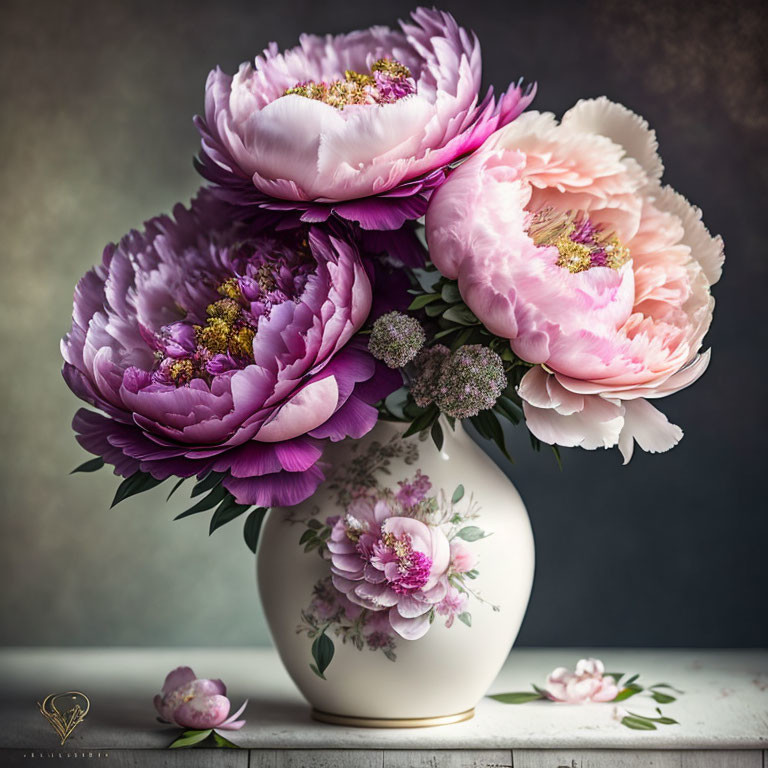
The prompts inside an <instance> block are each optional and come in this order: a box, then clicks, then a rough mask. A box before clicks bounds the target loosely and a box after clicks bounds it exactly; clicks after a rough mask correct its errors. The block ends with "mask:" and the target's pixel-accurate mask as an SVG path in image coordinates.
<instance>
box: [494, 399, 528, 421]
mask: <svg viewBox="0 0 768 768" xmlns="http://www.w3.org/2000/svg"><path fill="white" fill-rule="evenodd" d="M493 407H494V410H496V411H498V412H499V413H500V414H501V415H502V416H503V417H504V418H505V419H507V420H508V421H511V422H512V423H513V424H519V423H520V421H521V419H522V414H523V412H522V410H521V409H520V406H518V404H517V403H513V402H512V401H511V400H510V399H509V398H508V397H504V396H502V397H500V398H499V399H498V400H497V401H496V404H495V405H494V406H493Z"/></svg>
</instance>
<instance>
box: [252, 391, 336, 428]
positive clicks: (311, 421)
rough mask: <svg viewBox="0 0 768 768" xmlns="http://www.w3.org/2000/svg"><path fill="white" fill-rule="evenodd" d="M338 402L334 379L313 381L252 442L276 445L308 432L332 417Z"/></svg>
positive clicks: (281, 409) (282, 408)
mask: <svg viewBox="0 0 768 768" xmlns="http://www.w3.org/2000/svg"><path fill="white" fill-rule="evenodd" d="M338 399H339V388H338V385H337V384H336V379H335V378H334V377H333V376H326V377H325V378H324V379H320V380H319V381H313V382H311V383H310V384H307V386H306V387H304V388H303V389H300V390H299V391H298V393H297V394H295V395H294V396H293V397H292V398H291V399H290V400H289V401H288V402H287V403H285V405H283V406H282V407H281V408H280V410H279V411H278V412H277V414H276V415H275V417H274V418H273V419H272V420H270V421H269V422H267V423H266V424H264V426H262V427H261V429H260V430H259V431H258V432H257V433H256V435H255V437H254V439H255V440H258V441H260V442H263V443H276V442H279V441H281V440H290V439H291V438H294V437H298V436H299V435H303V434H306V433H307V432H311V431H312V430H313V429H316V428H317V427H319V426H320V425H321V424H323V423H325V422H326V421H327V420H328V419H329V418H330V417H331V416H332V415H333V412H334V411H335V410H336V403H337V402H338Z"/></svg>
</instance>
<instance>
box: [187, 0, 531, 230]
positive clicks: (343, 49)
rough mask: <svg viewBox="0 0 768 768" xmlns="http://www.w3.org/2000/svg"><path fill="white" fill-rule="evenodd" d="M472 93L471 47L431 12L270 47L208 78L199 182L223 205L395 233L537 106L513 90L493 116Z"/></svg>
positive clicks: (477, 69)
mask: <svg viewBox="0 0 768 768" xmlns="http://www.w3.org/2000/svg"><path fill="white" fill-rule="evenodd" d="M480 85H481V56H480V45H479V43H478V41H477V38H476V37H475V36H474V34H472V33H470V32H468V31H467V30H465V29H463V28H462V27H460V26H458V24H457V23H456V21H455V20H454V18H453V17H452V16H451V15H450V14H448V13H443V12H441V11H438V10H435V9H427V8H419V9H417V10H416V11H414V12H413V14H412V21H409V22H403V21H401V22H400V29H397V30H393V29H389V28H387V27H381V26H376V27H371V28H370V29H367V30H360V31H357V32H351V33H349V34H344V35H337V36H331V35H327V36H325V37H319V36H315V35H302V37H301V38H300V40H299V45H298V46H296V47H295V48H291V49H289V50H287V51H284V52H282V53H281V52H280V51H279V50H278V47H277V45H276V44H274V43H273V44H271V45H270V46H269V48H267V49H266V50H265V51H264V53H263V54H262V55H261V56H257V57H256V60H255V62H254V64H253V65H251V64H247V63H246V64H242V65H241V66H240V69H239V71H238V72H237V74H236V75H234V76H231V75H227V74H225V73H224V72H222V71H221V70H220V69H215V70H214V71H213V72H211V74H210V75H209V76H208V82H207V84H206V95H205V116H204V117H200V118H198V119H197V126H198V129H199V131H200V134H201V136H202V152H201V154H200V159H199V163H198V168H199V170H200V171H201V173H202V174H203V175H204V176H205V177H206V178H207V179H209V180H210V181H212V182H214V183H215V184H217V185H218V186H219V194H221V195H222V196H223V197H225V198H226V199H227V200H229V201H230V202H233V203H237V204H241V205H257V206H264V207H267V208H272V209H281V210H300V211H302V212H303V213H302V218H303V219H304V220H305V221H308V222H318V221H324V220H325V219H327V218H328V216H330V215H331V213H334V212H335V213H336V214H337V215H338V216H340V217H342V218H344V219H349V220H352V221H356V222H359V223H360V225H361V226H362V227H363V228H365V229H369V230H383V229H398V228H399V227H400V226H401V225H402V224H403V222H404V221H406V220H408V219H417V218H418V217H420V216H422V215H423V214H424V213H425V211H426V206H427V201H428V199H429V196H430V195H431V193H432V191H433V190H434V189H435V187H437V186H438V185H439V184H440V183H441V182H442V181H443V179H444V177H445V171H446V168H447V166H449V165H450V164H451V163H453V162H454V161H455V160H457V159H458V158H460V157H462V156H463V155H466V154H467V153H468V152H471V151H473V150H474V149H476V148H477V147H479V146H480V145H481V144H482V143H483V142H484V141H485V139H486V138H487V137H488V136H490V135H491V134H492V133H493V132H494V131H495V130H497V129H498V128H501V127H502V126H504V125H506V124H507V123H509V122H510V121H512V120H513V119H514V118H515V117H517V116H518V115H519V114H520V112H522V111H523V109H525V107H526V106H528V104H529V103H530V101H531V100H532V98H533V90H532V89H529V90H527V91H525V92H523V90H522V89H521V88H520V87H519V86H512V87H510V88H509V89H508V90H507V91H506V93H504V94H503V95H502V96H501V98H500V99H499V100H498V103H496V102H495V101H494V98H493V93H492V91H489V92H488V93H487V95H486V96H485V98H481V96H480Z"/></svg>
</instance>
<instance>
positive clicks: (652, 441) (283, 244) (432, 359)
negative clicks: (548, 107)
mask: <svg viewBox="0 0 768 768" xmlns="http://www.w3.org/2000/svg"><path fill="white" fill-rule="evenodd" d="M480 87H481V60H480V46H479V43H478V41H477V38H476V37H475V36H474V35H473V34H472V33H471V32H468V31H467V30H465V29H464V28H462V27H460V26H458V24H457V23H456V21H455V20H454V19H453V18H452V17H451V16H450V15H449V14H447V13H443V12H440V11H437V10H428V9H425V8H419V9H417V10H416V11H414V12H413V13H412V15H411V19H410V20H409V21H407V22H406V21H403V22H400V25H399V28H398V29H389V28H386V27H380V26H376V27H372V28H370V29H368V30H363V31H357V32H352V33H349V34H345V35H338V36H330V35H328V36H325V37H318V36H314V35H304V36H302V38H301V39H300V41H299V45H298V46H296V47H295V48H292V49H290V50H286V51H283V52H281V51H280V50H278V48H277V46H276V45H274V44H271V45H270V46H269V47H268V48H267V49H266V50H265V51H264V52H263V53H262V54H261V55H259V56H257V57H256V59H255V61H254V63H253V64H243V65H241V67H240V69H239V71H238V72H237V73H236V74H235V75H227V74H225V73H224V72H222V71H221V70H219V69H216V70H214V71H213V72H211V74H210V75H209V77H208V82H207V84H206V93H205V113H204V115H203V116H201V117H198V118H197V120H196V125H197V128H198V130H199V131H200V134H201V137H202V150H201V153H200V156H199V158H198V160H197V168H198V170H199V171H200V173H201V174H202V176H203V177H204V178H205V179H206V180H207V181H208V182H209V184H208V185H207V186H204V187H202V188H201V189H200V191H199V193H198V195H197V196H196V197H195V199H194V200H193V201H192V203H191V205H190V206H189V207H184V206H182V205H177V206H176V208H175V209H174V211H173V216H172V217H169V216H160V217H157V218H155V219H152V220H151V221H149V222H147V223H146V224H145V225H144V229H143V230H142V231H140V232H139V231H132V232H130V233H129V234H128V235H126V236H125V237H124V238H123V239H122V240H121V241H120V242H119V243H118V244H111V245H108V246H107V247H106V249H105V250H104V254H103V257H102V261H101V264H100V265H98V266H97V267H95V268H94V269H92V270H91V271H90V272H88V273H87V274H86V275H85V276H84V277H83V278H82V280H81V281H80V282H79V284H78V286H77V289H76V292H75V301H74V310H73V318H72V328H71V330H70V332H69V333H68V334H67V335H66V336H65V337H64V340H63V342H62V354H63V357H64V360H65V363H64V369H63V375H64V379H65V380H66V382H67V384H68V385H69V387H70V388H71V389H72V391H73V392H74V393H75V394H76V395H77V396H78V397H79V398H81V399H82V400H84V401H85V402H86V403H88V404H90V405H91V406H93V407H94V408H95V409H96V410H87V409H81V410H79V411H78V412H77V414H76V415H75V418H74V422H73V427H74V429H75V431H76V433H77V439H78V442H79V443H80V445H81V446H82V447H83V448H85V449H86V450H87V451H89V452H90V453H92V454H95V456H96V457H97V458H95V459H92V460H91V461H88V462H86V463H85V464H83V465H82V466H81V467H78V470H81V471H92V470H95V469H98V468H100V467H101V466H103V465H104V464H105V463H106V464H110V465H112V466H113V467H114V471H115V473H116V474H117V475H119V476H121V477H123V478H124V479H123V481H122V483H121V485H120V486H119V488H118V490H117V494H116V497H115V503H117V502H119V501H121V500H122V499H125V498H127V497H129V496H131V495H133V494H136V493H139V492H141V491H145V490H147V489H149V488H152V487H154V486H156V485H158V484H159V483H162V482H164V481H166V480H169V479H170V478H176V485H174V487H173V489H172V491H171V493H173V491H175V490H176V488H178V487H179V485H181V483H183V482H184V480H186V479H192V480H193V481H194V487H193V489H192V492H191V495H192V497H194V498H195V499H196V501H195V503H194V504H193V505H192V506H191V507H190V508H189V509H188V510H187V511H186V512H184V513H183V514H182V515H180V516H182V517H183V516H187V515H192V514H196V513H199V512H204V511H207V510H213V516H212V519H211V523H210V529H211V531H213V530H215V529H217V528H218V527H219V526H221V525H222V524H224V523H226V522H229V521H231V520H233V519H235V518H237V517H240V516H241V515H244V514H245V513H246V512H249V514H248V515H247V517H246V518H245V520H246V522H245V538H246V541H247V543H248V544H249V546H251V548H254V547H255V542H256V539H257V536H258V532H259V527H260V525H261V521H262V519H263V516H264V514H265V511H266V509H267V508H268V507H272V506H289V505H294V504H297V503H299V502H301V501H303V500H305V499H307V498H308V497H310V496H311V495H312V494H313V493H314V492H315V490H316V489H317V487H318V485H319V484H320V483H321V482H322V481H323V479H324V473H323V472H324V470H323V466H324V465H323V462H322V457H323V450H324V448H325V446H327V445H328V443H329V441H331V442H333V441H340V440H345V439H348V438H352V439H355V438H360V437H362V436H363V435H364V434H366V433H367V432H369V431H370V430H371V429H372V428H373V426H374V425H375V424H376V422H377V420H378V419H382V418H383V419H397V420H401V421H405V422H407V423H409V425H410V426H409V427H408V430H407V432H406V434H415V433H421V432H431V435H432V437H433V438H434V440H435V442H436V443H437V444H438V446H439V445H440V444H441V442H442V435H443V432H442V430H443V428H444V427H443V426H442V425H441V422H442V424H443V425H445V424H448V425H450V426H451V427H452V426H453V425H454V423H455V420H456V419H468V420H470V421H471V422H472V424H473V425H474V426H475V427H476V428H477V430H478V432H479V433H480V434H481V435H482V436H484V437H486V438H488V439H492V440H494V441H495V442H496V443H497V444H498V445H499V446H500V448H501V449H502V450H503V451H504V452H505V453H506V446H505V441H504V432H503V424H504V423H505V422H512V423H513V424H518V423H520V422H524V423H525V425H526V427H527V429H528V430H529V431H530V433H531V437H532V440H533V443H534V445H535V446H538V445H539V444H540V442H541V443H547V444H550V445H552V446H554V447H555V450H557V448H556V447H557V446H581V447H582V448H587V449H594V448H598V447H603V448H609V447H613V446H617V447H618V448H619V450H620V451H621V453H622V455H623V457H624V461H625V463H626V462H627V461H629V459H630V457H631V455H632V451H633V447H634V444H635V443H637V444H638V445H639V446H640V448H642V449H643V450H646V451H650V452H659V451H666V450H668V449H669V448H671V447H672V446H674V445H675V444H676V443H677V442H678V441H679V440H680V438H681V437H682V431H681V429H680V428H679V427H677V426H675V425H673V424H670V423H669V422H668V421H667V419H666V417H665V416H664V415H663V414H662V413H661V412H660V411H659V410H657V409H656V408H655V407H654V405H652V404H651V401H652V400H655V399H658V398H661V397H664V396H666V395H670V394H672V393H674V392H677V391H678V390H680V389H682V388H683V387H686V386H688V385H689V384H691V383H692V382H694V381H695V380H696V379H697V378H698V377H699V376H701V374H702V373H703V372H704V370H705V369H706V366H707V362H708V360H709V354H708V352H705V353H702V352H701V347H702V342H703V338H704V335H705V334H706V332H707V329H708V327H709V324H710V321H711V318H712V311H713V305H714V301H713V299H712V296H711V293H710V287H711V285H712V284H713V283H714V282H716V281H717V279H718V278H719V276H720V271H721V267H722V263H723V247H722V241H721V240H720V238H719V237H712V236H711V235H710V234H709V232H708V231H707V229H706V228H705V227H704V225H703V223H702V222H701V215H700V212H699V210H698V209H696V208H694V207H693V206H691V205H690V204H689V203H688V202H687V201H686V200H685V199H684V198H683V197H681V196H680V195H678V194H677V193H676V192H675V191H674V190H672V189H670V188H669V187H666V186H663V185H662V184H661V175H662V164H661V161H660V159H659V156H658V154H657V143H656V138H655V134H654V132H653V131H652V130H651V129H650V128H649V127H648V125H647V123H646V122H645V121H644V120H643V119H642V118H640V117H638V116H637V115H635V114H633V113H632V112H630V111H629V110H628V109H626V108H625V107H623V106H621V105H619V104H615V103H613V102H610V101H608V100H607V99H605V98H600V99H593V100H587V101H580V102H578V103H577V104H576V106H574V107H573V108H572V109H571V110H569V111H568V112H567V113H566V114H565V115H564V116H563V118H562V119H561V120H560V121H559V122H558V121H557V120H556V118H555V117H554V116H553V115H551V114H548V113H538V112H532V111H527V112H526V111H525V110H526V108H527V107H528V106H529V104H530V102H531V101H532V99H533V96H534V88H533V87H528V88H523V87H522V86H521V85H520V84H519V83H518V84H515V85H512V86H510V87H509V88H508V89H507V90H506V91H505V92H503V93H502V94H501V95H499V96H498V97H496V96H495V95H494V93H493V91H492V90H489V91H488V92H487V93H486V94H485V95H483V94H482V93H481V90H480ZM425 245H426V246H427V247H428V250H427V247H425ZM441 415H443V416H444V417H445V419H442V420H439V417H440V416H441ZM343 538H344V537H342V540H343Z"/></svg>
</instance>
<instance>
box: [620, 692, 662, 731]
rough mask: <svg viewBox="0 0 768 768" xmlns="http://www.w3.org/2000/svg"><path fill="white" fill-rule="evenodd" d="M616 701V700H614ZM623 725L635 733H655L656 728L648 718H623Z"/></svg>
mask: <svg viewBox="0 0 768 768" xmlns="http://www.w3.org/2000/svg"><path fill="white" fill-rule="evenodd" d="M614 701H615V699H614ZM621 724H622V725H626V726H627V728H632V730H634V731H655V730H656V726H655V725H654V724H653V723H652V722H651V721H650V720H648V718H646V717H637V716H633V715H627V716H626V717H622V718H621Z"/></svg>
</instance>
